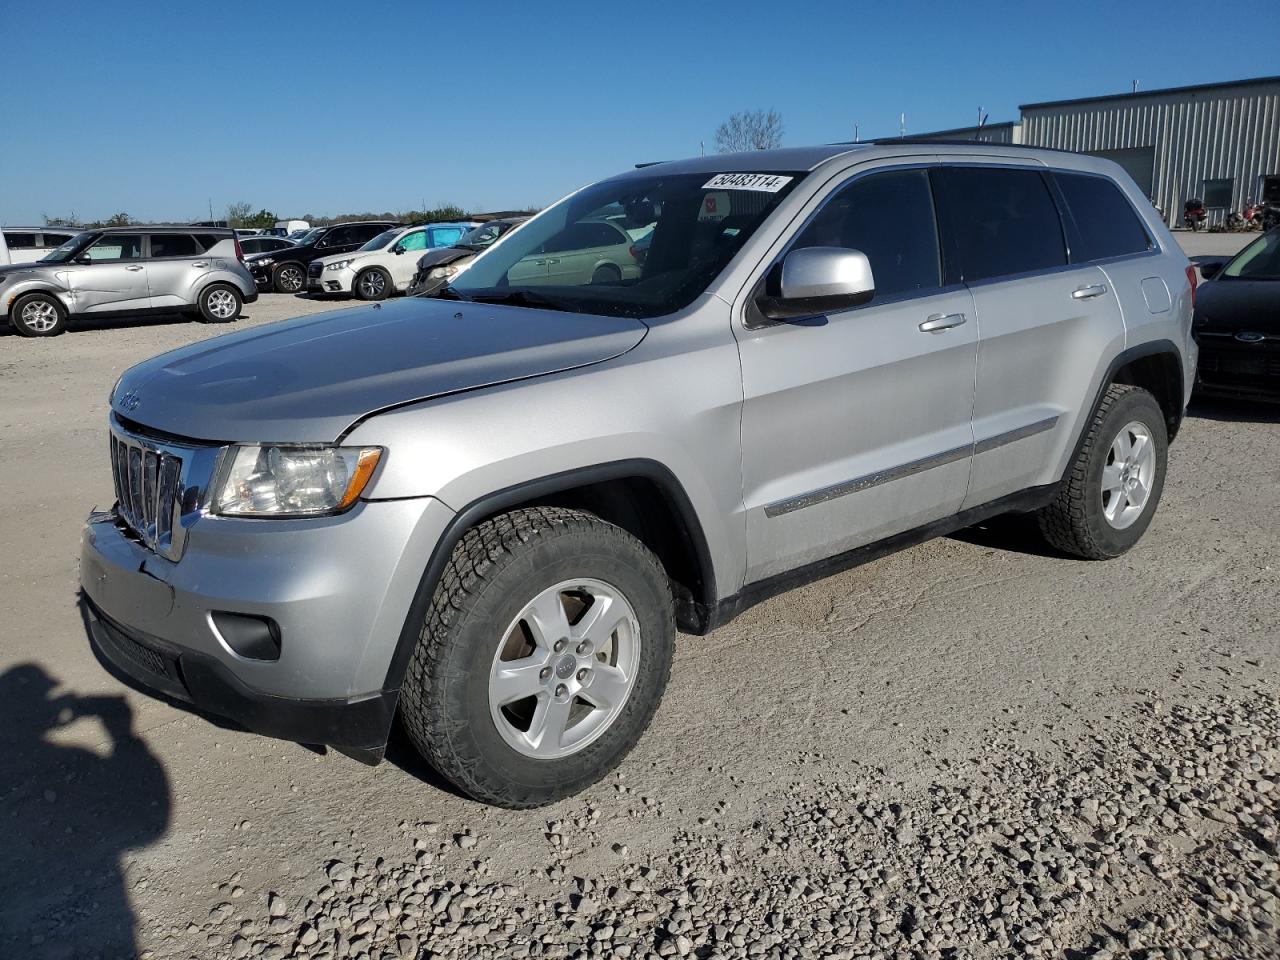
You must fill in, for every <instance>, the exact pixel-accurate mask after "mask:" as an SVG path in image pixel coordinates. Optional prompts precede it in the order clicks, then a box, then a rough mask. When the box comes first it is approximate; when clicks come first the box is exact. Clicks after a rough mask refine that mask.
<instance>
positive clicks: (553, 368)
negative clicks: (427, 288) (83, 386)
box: [112, 297, 648, 442]
mask: <svg viewBox="0 0 1280 960" xmlns="http://www.w3.org/2000/svg"><path fill="white" fill-rule="evenodd" d="M647 330H648V327H646V326H645V325H644V324H643V323H641V322H640V321H638V320H633V319H628V318H621V317H600V316H592V315H585V314H576V313H562V312H557V311H553V310H533V309H529V308H523V307H512V306H500V305H492V304H479V303H463V302H459V301H456V300H426V299H422V298H418V297H410V298H408V299H404V300H398V301H394V302H391V303H383V304H377V305H375V306H371V307H356V308H354V309H351V310H339V311H334V312H332V313H323V314H318V315H315V316H310V317H299V318H298V319H296V320H287V321H284V322H283V323H275V324H271V325H269V326H264V327H260V328H258V329H256V330H246V331H244V332H243V333H233V334H230V335H229V336H224V337H217V338H215V339H213V340H206V341H204V342H202V343H196V344H192V345H191V346H188V347H183V348H182V349H179V350H174V351H172V352H171V353H165V354H161V355H160V356H158V357H154V358H152V359H151V360H147V361H145V362H143V363H140V364H138V365H137V366H136V367H133V368H131V369H130V370H128V371H126V372H125V374H124V376H123V377H121V378H120V382H119V384H117V386H116V389H115V391H114V392H113V394H112V409H113V410H115V411H116V413H118V414H119V415H120V416H123V417H127V418H129V419H130V420H133V421H135V422H137V423H141V424H143V425H144V426H147V427H150V428H152V429H155V430H159V431H162V432H164V433H169V434H174V435H176V436H180V437H190V438H193V439H200V440H209V441H245V442H249V441H258V442H330V441H333V440H336V439H337V438H338V437H339V436H341V435H342V433H343V431H345V430H346V429H347V428H348V427H349V426H350V425H351V424H352V423H353V422H354V421H356V420H358V419H360V418H362V417H365V416H368V415H369V414H371V413H375V412H377V411H378V410H381V409H383V408H386V407H391V406H400V405H403V404H406V403H413V402H416V401H421V400H429V399H432V398H435V397H442V396H445V395H446V394H449V393H455V392H457V391H460V390H469V389H474V388H476V387H485V386H493V385H496V384H499V383H506V382H508V381H511V380H521V379H525V378H528V377H536V376H541V375H544V374H549V373H557V372H559V371H561V370H569V369H572V368H574V367H582V366H586V365H588V364H592V363H599V362H601V361H603V360H609V359H611V358H613V357H616V356H619V355H620V354H623V353H626V352H627V351H628V350H630V349H631V348H632V347H634V346H635V345H636V344H638V343H639V342H640V341H641V340H642V339H643V338H644V335H645V333H646V332H647Z"/></svg>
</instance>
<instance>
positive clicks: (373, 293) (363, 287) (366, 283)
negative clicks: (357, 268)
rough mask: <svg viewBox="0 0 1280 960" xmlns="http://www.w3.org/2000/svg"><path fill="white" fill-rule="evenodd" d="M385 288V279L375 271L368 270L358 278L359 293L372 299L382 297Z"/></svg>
mask: <svg viewBox="0 0 1280 960" xmlns="http://www.w3.org/2000/svg"><path fill="white" fill-rule="evenodd" d="M386 288H387V279H386V277H384V276H383V275H382V274H380V273H379V272H378V271H377V270H370V271H369V272H368V273H366V274H365V275H364V276H362V277H361V278H360V292H361V293H363V294H364V295H365V296H366V297H369V298H370V299H372V298H373V297H379V296H381V295H382V291H383V290H385V289H386Z"/></svg>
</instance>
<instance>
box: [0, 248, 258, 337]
mask: <svg viewBox="0 0 1280 960" xmlns="http://www.w3.org/2000/svg"><path fill="white" fill-rule="evenodd" d="M257 299H258V289H257V287H256V286H255V284H254V282H253V277H252V276H250V274H249V271H248V269H247V268H246V267H245V265H244V260H243V257H242V255H241V252H240V241H239V240H238V239H237V238H236V235H235V232H234V231H232V230H220V229H215V228H210V227H145V226H137V227H109V228H106V229H101V230H86V231H84V232H83V233H77V234H76V235H75V236H73V237H71V238H70V239H69V240H67V241H66V242H65V243H63V244H62V245H61V246H59V247H58V248H57V249H55V250H53V251H51V252H49V253H48V254H46V255H45V256H44V257H43V258H42V259H40V260H37V261H35V262H34V263H21V264H15V265H14V266H9V267H0V321H2V320H3V319H4V318H6V317H7V318H8V321H9V324H10V326H12V327H13V329H14V330H15V331H16V332H17V333H18V334H20V335H21V336H24V337H52V336H55V335H57V334H59V333H62V332H63V331H64V330H65V329H66V327H67V321H68V319H69V318H71V317H80V316H94V317H103V316H111V315H119V314H136V313H190V314H193V315H194V316H196V317H197V318H199V319H201V320H204V321H205V322H207V323H227V322H230V321H232V320H234V319H236V317H238V316H239V315H240V310H241V307H242V306H243V305H244V304H245V303H252V302H253V301H254V300H257Z"/></svg>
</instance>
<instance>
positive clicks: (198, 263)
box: [192, 260, 209, 267]
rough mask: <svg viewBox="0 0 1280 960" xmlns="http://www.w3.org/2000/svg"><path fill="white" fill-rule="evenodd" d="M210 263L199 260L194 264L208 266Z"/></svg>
mask: <svg viewBox="0 0 1280 960" xmlns="http://www.w3.org/2000/svg"><path fill="white" fill-rule="evenodd" d="M208 265H209V264H207V263H206V262H205V261H203V260H197V261H196V262H195V263H193V264H192V266H193V267H207V266H208Z"/></svg>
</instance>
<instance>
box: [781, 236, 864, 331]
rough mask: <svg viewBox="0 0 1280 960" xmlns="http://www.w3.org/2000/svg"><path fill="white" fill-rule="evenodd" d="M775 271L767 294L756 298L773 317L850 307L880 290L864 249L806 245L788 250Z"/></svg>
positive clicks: (832, 311) (814, 314)
mask: <svg viewBox="0 0 1280 960" xmlns="http://www.w3.org/2000/svg"><path fill="white" fill-rule="evenodd" d="M775 271H776V276H770V278H769V279H768V280H767V281H766V283H765V290H766V291H767V293H766V295H765V296H762V297H760V298H759V299H758V300H757V301H756V305H757V306H758V307H759V308H760V312H761V313H762V314H764V315H765V316H766V317H768V318H769V319H770V320H788V319H792V318H795V317H812V316H816V315H818V314H822V313H834V312H835V311H837V310H848V309H850V308H851V307H858V306H861V305H862V304H864V303H866V302H868V301H869V300H870V299H871V298H872V297H873V296H875V292H876V284H875V279H874V277H873V276H872V274H871V261H869V260H868V259H867V255H866V254H865V253H863V252H862V251H861V250H850V249H848V248H846V247H804V248H802V249H800V250H792V251H791V252H790V253H788V254H787V255H786V257H785V258H784V259H783V261H782V263H781V265H780V267H777V268H775Z"/></svg>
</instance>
